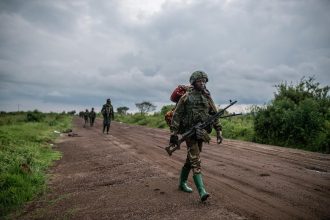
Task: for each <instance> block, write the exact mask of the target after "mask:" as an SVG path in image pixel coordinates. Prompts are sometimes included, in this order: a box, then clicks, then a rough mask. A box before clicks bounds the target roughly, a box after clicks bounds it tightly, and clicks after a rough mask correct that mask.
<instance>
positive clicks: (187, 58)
mask: <svg viewBox="0 0 330 220" xmlns="http://www.w3.org/2000/svg"><path fill="white" fill-rule="evenodd" d="M329 12H330V1H329V0H296V1H294V0H283V1H281V0H278V1H275V0H274V1H269V0H263V1H262V0H260V1H259V0H253V1H252V0H251V1H249V0H240V1H238V0H227V1H226V0H203V1H202V0H200V1H197V0H196V1H194V0H140V1H139V0H118V1H116V0H98V1H95V0H69V1H68V0H63V1H60V0H48V1H47V0H1V1H0V79H1V81H0V105H1V106H0V110H5V111H16V110H17V109H18V105H19V108H20V110H33V109H39V110H42V111H62V110H66V111H67V110H73V109H76V110H82V109H85V108H91V107H95V109H96V110H97V111H99V110H100V108H101V106H102V104H103V103H105V100H106V98H108V97H109V98H111V99H112V102H113V105H114V108H115V109H116V108H117V107H119V106H127V107H129V108H130V110H134V109H136V107H135V103H138V102H142V101H144V100H145V101H150V102H152V103H154V104H155V105H157V106H158V108H159V107H161V106H162V105H164V104H170V103H171V101H170V100H169V96H170V94H171V92H172V90H173V89H174V88H175V87H176V86H177V85H179V84H188V83H189V77H190V75H191V73H192V72H193V71H195V70H203V71H205V72H206V73H207V74H208V75H209V82H208V84H207V87H208V88H209V90H210V91H211V94H212V96H213V99H214V101H215V102H216V103H217V104H225V103H227V102H228V100H229V99H232V100H237V101H238V102H239V103H240V104H263V103H268V102H269V101H270V100H271V99H272V98H273V96H274V92H275V91H276V89H275V88H274V85H276V84H279V83H281V82H283V81H288V82H293V83H297V82H298V81H299V80H300V79H301V78H302V77H303V76H315V77H316V80H317V81H319V82H321V83H322V85H329V84H330V73H329V70H330V28H329V27H330V13H329Z"/></svg>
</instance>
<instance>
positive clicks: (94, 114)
mask: <svg viewBox="0 0 330 220" xmlns="http://www.w3.org/2000/svg"><path fill="white" fill-rule="evenodd" d="M95 118H96V113H95V112H94V108H92V110H91V112H90V113H89V122H90V125H91V127H93V125H94V121H95Z"/></svg>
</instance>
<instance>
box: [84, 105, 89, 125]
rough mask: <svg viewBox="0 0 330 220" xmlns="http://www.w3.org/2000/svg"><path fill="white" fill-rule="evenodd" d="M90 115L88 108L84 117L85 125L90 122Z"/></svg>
mask: <svg viewBox="0 0 330 220" xmlns="http://www.w3.org/2000/svg"><path fill="white" fill-rule="evenodd" d="M88 117H89V112H88V109H86V111H85V112H84V119H85V124H84V127H86V124H87V123H88Z"/></svg>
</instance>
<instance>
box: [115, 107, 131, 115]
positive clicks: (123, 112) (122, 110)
mask: <svg viewBox="0 0 330 220" xmlns="http://www.w3.org/2000/svg"><path fill="white" fill-rule="evenodd" d="M128 109H129V108H128V107H126V106H121V107H118V108H117V112H118V114H120V115H126V113H127V111H128Z"/></svg>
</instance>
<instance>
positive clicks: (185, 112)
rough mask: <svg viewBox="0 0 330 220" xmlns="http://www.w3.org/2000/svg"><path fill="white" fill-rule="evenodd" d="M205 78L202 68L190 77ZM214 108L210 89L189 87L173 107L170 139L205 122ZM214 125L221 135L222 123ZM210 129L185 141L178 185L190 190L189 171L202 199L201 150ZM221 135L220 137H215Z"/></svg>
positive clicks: (203, 197)
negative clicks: (184, 157) (184, 152)
mask: <svg viewBox="0 0 330 220" xmlns="http://www.w3.org/2000/svg"><path fill="white" fill-rule="evenodd" d="M199 79H204V80H205V83H206V82H207V80H208V77H207V75H206V73H204V72H202V71H196V72H194V73H193V74H192V76H191V78H190V83H191V84H192V85H194V84H195V82H196V80H199ZM216 112H217V109H216V107H215V105H214V102H213V100H212V98H211V96H210V93H209V91H208V90H207V89H206V88H205V89H203V90H197V89H195V86H194V88H192V89H191V90H189V91H187V92H186V94H184V95H183V96H182V97H181V98H180V100H179V102H178V104H177V106H176V109H175V112H174V115H173V119H172V122H171V132H172V135H171V139H172V137H173V136H174V137H176V138H177V136H176V135H177V134H182V133H184V132H186V131H187V130H189V129H190V128H191V127H192V126H193V125H195V124H197V123H198V122H202V121H205V120H206V119H207V118H208V117H209V116H210V115H212V114H215V113H216ZM213 127H214V128H215V130H216V131H217V134H219V135H220V134H221V132H220V131H221V129H222V128H221V124H220V122H219V120H217V121H216V122H215V123H214V124H213ZM211 131H212V127H210V128H208V129H206V130H203V131H201V133H203V135H202V138H200V136H198V137H197V135H194V136H192V137H191V138H188V139H187V140H186V145H187V158H186V161H185V164H184V166H183V167H182V170H181V175H180V185H179V188H180V189H181V190H182V191H185V192H192V189H191V188H190V187H188V185H187V178H188V176H189V172H190V170H192V172H193V178H194V182H195V184H196V187H197V189H198V191H199V194H200V197H201V199H202V201H205V200H206V199H207V198H208V196H209V194H208V193H207V192H206V191H205V187H204V184H203V181H202V175H201V160H200V152H201V151H202V146H203V142H208V141H209V140H210V138H209V136H208V133H210V132H211ZM218 138H220V136H219V137H218Z"/></svg>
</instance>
